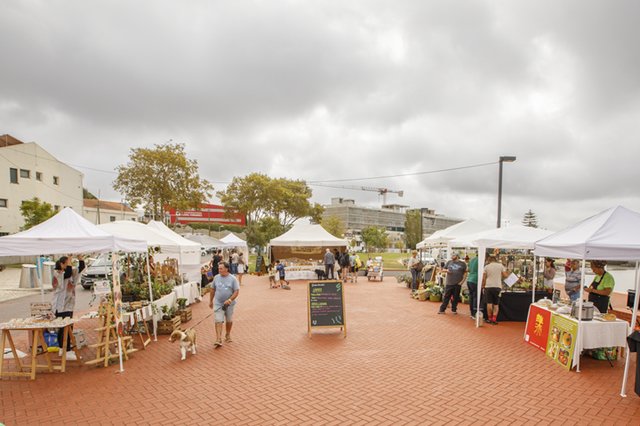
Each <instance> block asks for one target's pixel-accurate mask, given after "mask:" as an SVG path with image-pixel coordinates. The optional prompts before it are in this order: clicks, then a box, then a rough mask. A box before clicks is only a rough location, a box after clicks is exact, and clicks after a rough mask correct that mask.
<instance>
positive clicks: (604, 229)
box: [534, 206, 640, 396]
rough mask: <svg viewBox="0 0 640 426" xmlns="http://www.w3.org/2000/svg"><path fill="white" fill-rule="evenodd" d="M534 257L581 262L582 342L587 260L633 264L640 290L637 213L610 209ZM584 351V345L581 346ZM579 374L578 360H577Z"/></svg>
mask: <svg viewBox="0 0 640 426" xmlns="http://www.w3.org/2000/svg"><path fill="white" fill-rule="evenodd" d="M534 253H535V254H536V256H546V257H555V258H571V259H581V260H582V279H581V282H582V285H581V286H580V293H581V294H580V298H579V299H578V302H579V307H578V329H577V339H578V342H584V339H585V338H584V334H585V333H584V327H583V321H581V320H582V309H583V296H584V295H583V293H584V291H583V287H584V286H585V285H587V283H586V282H585V269H586V261H587V260H604V261H607V260H625V261H635V262H636V280H635V281H636V294H638V288H639V287H640V279H639V276H638V260H640V213H637V212H634V211H632V210H629V209H626V208H624V207H621V206H617V207H613V208H610V209H608V210H605V211H603V212H600V213H598V214H597V215H595V216H591V217H589V218H587V219H585V220H583V221H581V222H579V223H577V224H575V225H573V226H571V227H569V228H567V229H565V230H563V231H560V232H557V233H555V234H553V235H551V236H549V237H547V238H545V239H542V240H540V241H538V242H536V244H535V249H534ZM638 299H639V298H637V297H636V298H635V301H634V306H633V316H632V321H631V324H635V323H636V317H637V313H638ZM583 347H584V344H583ZM576 358H577V363H576V367H577V370H578V371H580V357H579V354H578V356H577V357H576ZM629 358H630V357H629V356H628V355H627V357H626V360H625V371H624V376H623V381H622V389H621V391H620V395H622V396H626V391H625V388H626V381H627V373H628V369H629Z"/></svg>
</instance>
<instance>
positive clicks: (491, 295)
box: [482, 256, 509, 325]
mask: <svg viewBox="0 0 640 426" xmlns="http://www.w3.org/2000/svg"><path fill="white" fill-rule="evenodd" d="M488 261H489V263H488V264H487V266H485V267H484V274H483V275H482V289H483V290H484V298H485V300H486V301H487V322H488V323H489V324H493V325H498V309H499V308H500V292H501V291H502V280H503V279H505V278H507V277H508V276H509V273H508V272H507V270H506V269H505V267H504V266H503V265H502V263H500V262H498V259H497V258H496V257H495V256H489V258H488Z"/></svg>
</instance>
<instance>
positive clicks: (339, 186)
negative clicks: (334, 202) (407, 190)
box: [310, 183, 404, 206]
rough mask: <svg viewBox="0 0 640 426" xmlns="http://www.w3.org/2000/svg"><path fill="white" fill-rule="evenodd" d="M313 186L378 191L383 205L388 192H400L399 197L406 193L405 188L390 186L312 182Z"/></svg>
mask: <svg viewBox="0 0 640 426" xmlns="http://www.w3.org/2000/svg"><path fill="white" fill-rule="evenodd" d="M310 185H313V186H322V187H324V188H336V189H351V190H354V191H372V192H377V193H378V195H381V196H382V205H383V206H384V205H386V204H387V194H388V193H391V194H398V197H402V196H403V195H404V191H403V190H399V191H396V190H394V189H388V188H376V187H373V186H356V185H325V184H322V183H313V184H310Z"/></svg>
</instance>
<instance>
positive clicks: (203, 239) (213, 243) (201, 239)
mask: <svg viewBox="0 0 640 426" xmlns="http://www.w3.org/2000/svg"><path fill="white" fill-rule="evenodd" d="M184 237H185V238H186V239H188V240H191V241H195V242H196V243H198V244H200V247H204V248H205V249H209V248H218V247H223V246H224V243H223V242H222V241H220V240H219V239H217V238H213V237H210V236H209V235H201V234H187V235H185V236H184Z"/></svg>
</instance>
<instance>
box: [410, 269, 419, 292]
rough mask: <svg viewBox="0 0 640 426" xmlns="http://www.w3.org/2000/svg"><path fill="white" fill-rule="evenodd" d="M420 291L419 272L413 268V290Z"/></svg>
mask: <svg viewBox="0 0 640 426" xmlns="http://www.w3.org/2000/svg"><path fill="white" fill-rule="evenodd" d="M417 289H418V271H417V270H415V269H413V268H411V290H417Z"/></svg>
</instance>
